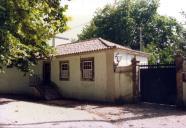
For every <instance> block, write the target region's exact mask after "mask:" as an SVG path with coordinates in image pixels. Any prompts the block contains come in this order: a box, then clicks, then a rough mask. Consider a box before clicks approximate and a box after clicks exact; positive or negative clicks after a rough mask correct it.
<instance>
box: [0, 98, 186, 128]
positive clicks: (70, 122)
mask: <svg viewBox="0 0 186 128" xmlns="http://www.w3.org/2000/svg"><path fill="white" fill-rule="evenodd" d="M0 127H5V128H27V127H28V128H33V127H34V128H41V127H42V128H45V127H46V128H61V127H63V128H160V127H162V128H185V127H186V111H181V110H176V109H175V108H174V107H165V106H159V105H147V104H141V105H120V106H114V105H105V104H91V103H85V102H84V103H82V102H75V101H64V100H61V101H50V102H29V101H22V100H12V99H7V98H0Z"/></svg>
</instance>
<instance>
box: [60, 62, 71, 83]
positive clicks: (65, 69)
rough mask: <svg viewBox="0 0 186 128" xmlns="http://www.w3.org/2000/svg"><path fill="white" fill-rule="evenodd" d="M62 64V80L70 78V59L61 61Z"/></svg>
mask: <svg viewBox="0 0 186 128" xmlns="http://www.w3.org/2000/svg"><path fill="white" fill-rule="evenodd" d="M59 65H60V74H59V78H60V80H69V77H70V73H69V61H61V62H60V63H59Z"/></svg>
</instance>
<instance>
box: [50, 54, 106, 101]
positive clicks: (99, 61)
mask: <svg viewBox="0 0 186 128" xmlns="http://www.w3.org/2000/svg"><path fill="white" fill-rule="evenodd" d="M88 57H94V65H95V80H94V81H83V80H81V71H80V59H81V58H88ZM62 60H68V61H69V66H70V79H69V81H64V80H60V79H59V62H60V61H62ZM106 68H107V65H106V54H105V52H104V51H102V52H95V53H86V54H81V55H70V56H61V57H59V58H54V59H53V61H52V64H51V80H52V81H53V82H54V83H55V84H57V86H58V88H59V89H60V92H61V94H62V95H63V97H67V98H75V99H85V100H97V101H105V100H106V95H107V92H106V89H107V72H106Z"/></svg>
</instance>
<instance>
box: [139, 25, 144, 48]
mask: <svg viewBox="0 0 186 128" xmlns="http://www.w3.org/2000/svg"><path fill="white" fill-rule="evenodd" d="M139 30H140V35H139V36H140V40H139V44H140V51H143V50H144V49H143V38H142V27H141V26H140V27H139Z"/></svg>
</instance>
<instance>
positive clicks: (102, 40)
mask: <svg viewBox="0 0 186 128" xmlns="http://www.w3.org/2000/svg"><path fill="white" fill-rule="evenodd" d="M98 40H99V41H101V43H102V44H104V45H105V46H107V47H109V48H111V47H116V46H115V44H114V43H113V44H114V46H109V45H108V44H107V43H106V42H105V39H103V38H101V37H99V38H98ZM108 42H110V41H108ZM110 43H111V42H110Z"/></svg>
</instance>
